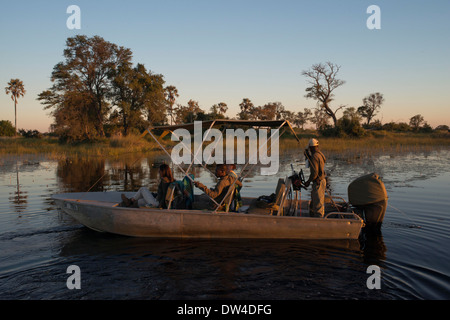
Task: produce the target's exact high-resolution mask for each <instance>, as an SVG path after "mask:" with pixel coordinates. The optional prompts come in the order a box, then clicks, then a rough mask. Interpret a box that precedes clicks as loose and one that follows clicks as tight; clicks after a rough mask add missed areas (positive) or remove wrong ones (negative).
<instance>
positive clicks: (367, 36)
mask: <svg viewBox="0 0 450 320" xmlns="http://www.w3.org/2000/svg"><path fill="white" fill-rule="evenodd" d="M70 5H77V6H79V8H80V17H81V25H80V27H81V28H80V29H69V28H68V27H67V20H68V19H69V17H70V16H71V14H70V13H67V12H66V11H67V8H68V7H69V6H70ZM371 5H377V6H379V8H380V12H381V20H380V26H381V29H369V28H368V27H367V20H368V19H369V17H371V14H370V13H367V8H368V7H369V6H371ZM449 13H450V2H448V1H445V0H437V1H433V2H432V3H427V2H425V1H418V0H416V1H396V2H395V3H392V1H390V2H389V1H373V2H372V1H371V2H369V1H357V0H348V1H344V2H339V3H336V2H333V1H331V0H326V1H324V0H322V1H319V2H314V3H310V2H306V1H290V0H283V1H277V2H274V1H250V0H248V1H245V2H239V1H234V0H233V1H227V2H225V1H214V2H213V1H205V0H195V1H191V2H185V1H181V0H174V1H165V2H164V3H160V2H157V1H129V2H127V3H126V4H123V2H118V1H108V2H107V1H96V2H95V3H92V2H88V1H51V0H49V1H41V2H36V3H35V2H32V3H28V2H8V3H6V4H4V8H3V10H2V13H1V19H0V26H1V27H2V30H3V32H2V34H1V42H2V44H3V47H2V51H1V53H0V69H1V70H2V72H1V79H0V81H1V83H2V90H3V94H1V95H0V104H1V109H0V120H9V121H11V122H12V123H14V103H13V101H12V100H11V98H10V95H6V94H5V91H4V88H5V87H6V86H7V83H8V82H9V81H10V80H11V79H14V78H19V79H20V80H22V81H23V83H24V86H25V90H26V91H27V92H26V94H25V97H23V98H20V99H19V100H18V106H17V124H18V129H27V130H30V129H36V130H39V131H40V132H47V131H48V129H49V126H50V124H51V123H52V122H53V119H52V118H51V117H50V116H49V115H48V114H49V112H50V110H44V106H43V105H42V104H40V102H39V101H37V100H36V99H37V95H38V94H39V93H41V92H42V91H44V90H47V89H48V88H50V87H51V85H52V83H51V81H50V77H51V73H52V70H53V67H54V66H55V65H56V64H57V63H58V62H60V61H63V50H64V48H65V44H66V40H67V38H69V37H74V36H76V35H78V34H80V35H87V36H94V35H98V36H100V37H102V38H104V39H105V40H106V41H109V42H112V43H115V44H117V45H118V46H123V47H125V48H129V49H130V50H131V51H132V52H133V60H132V61H133V64H134V65H135V64H137V63H142V64H144V65H145V67H146V68H147V69H149V70H151V71H152V72H153V73H157V74H162V75H163V76H164V80H165V81H166V83H165V85H166V86H167V85H174V86H175V87H176V88H177V89H178V93H179V95H180V96H179V97H178V99H177V103H180V104H182V105H186V104H187V102H188V101H189V100H190V99H192V100H195V101H198V102H199V106H200V107H201V108H202V109H203V110H205V111H206V112H208V111H209V109H210V107H211V106H212V105H214V104H217V103H219V102H225V103H226V104H227V105H228V111H227V114H226V115H227V116H228V117H230V118H233V117H235V116H236V114H237V113H238V112H239V111H240V110H239V103H241V102H242V99H244V98H248V99H250V100H251V101H252V102H253V104H254V105H255V106H262V105H264V104H266V103H269V102H281V103H282V104H283V106H284V107H285V108H286V110H289V111H294V112H298V111H303V109H304V108H314V107H315V104H316V103H315V101H314V100H311V99H306V98H305V94H306V92H305V89H306V87H307V81H306V78H305V77H304V76H302V75H301V72H302V71H304V70H307V69H309V68H310V67H311V66H312V65H313V64H317V63H323V62H326V61H330V62H332V63H336V64H338V65H340V66H341V70H340V72H339V74H338V78H339V79H342V80H344V81H346V83H345V84H344V85H343V86H342V87H340V88H338V89H337V90H336V91H335V92H334V94H335V100H334V101H333V102H332V104H331V105H332V109H333V110H335V109H336V108H337V107H338V106H340V105H346V106H347V107H355V108H358V107H359V106H361V105H362V100H363V98H364V97H366V96H367V95H369V94H371V93H375V92H380V93H382V94H383V95H384V98H385V102H384V103H383V105H382V106H381V109H380V110H379V113H378V114H377V116H376V117H375V118H374V120H375V119H378V120H380V121H381V122H382V123H388V122H406V123H409V119H410V118H411V117H413V116H415V115H417V114H421V115H422V116H423V117H424V119H425V121H426V122H427V123H428V124H429V125H431V126H432V127H433V128H434V127H436V126H438V125H450V108H449V105H448V104H449V102H448V101H450V92H449V90H448V85H449V84H450V81H449V76H448V72H449V71H450V61H449V59H448V57H449V56H450V43H449V41H445V39H448V32H449V31H450V21H449V19H448V17H449V16H450V15H449ZM337 115H338V117H340V116H342V111H340V112H338V114H337ZM308 126H309V125H308Z"/></svg>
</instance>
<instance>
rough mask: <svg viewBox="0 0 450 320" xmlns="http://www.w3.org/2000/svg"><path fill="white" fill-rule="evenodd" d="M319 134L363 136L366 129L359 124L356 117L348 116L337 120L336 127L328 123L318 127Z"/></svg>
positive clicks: (327, 135) (325, 135) (343, 136)
mask: <svg viewBox="0 0 450 320" xmlns="http://www.w3.org/2000/svg"><path fill="white" fill-rule="evenodd" d="M320 133H321V135H323V136H324V137H339V138H345V137H356V138H359V137H363V136H365V135H366V131H365V130H364V128H363V127H361V125H360V124H359V121H357V120H356V119H350V118H348V117H343V118H341V119H339V120H338V122H337V125H336V127H332V126H330V125H326V126H324V127H323V128H322V129H320Z"/></svg>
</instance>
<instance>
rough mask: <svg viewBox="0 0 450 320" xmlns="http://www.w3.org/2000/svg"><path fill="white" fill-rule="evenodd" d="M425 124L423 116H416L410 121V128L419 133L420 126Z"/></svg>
mask: <svg viewBox="0 0 450 320" xmlns="http://www.w3.org/2000/svg"><path fill="white" fill-rule="evenodd" d="M424 122H425V120H424V118H423V116H422V115H421V114H416V115H415V116H414V117H411V118H410V119H409V126H410V127H411V128H412V129H413V131H419V128H420V126H421V125H422V124H423V123H424Z"/></svg>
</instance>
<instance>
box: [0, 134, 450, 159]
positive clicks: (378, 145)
mask: <svg viewBox="0 0 450 320" xmlns="http://www.w3.org/2000/svg"><path fill="white" fill-rule="evenodd" d="M297 136H298V137H299V138H300V143H299V142H297V140H296V139H294V137H293V136H292V135H288V134H286V135H284V136H282V137H281V141H280V144H279V147H280V150H292V149H296V148H300V149H303V148H304V147H306V145H307V143H308V140H309V139H310V138H311V137H315V138H317V139H319V141H320V147H321V149H322V150H323V151H324V152H327V153H329V154H339V155H341V156H345V157H350V158H353V157H356V158H357V157H361V156H363V155H367V154H371V153H374V152H376V153H384V152H386V153H388V152H397V151H398V152H404V151H416V150H422V151H423V150H426V149H427V148H429V149H432V148H436V147H444V148H447V147H449V146H450V133H448V132H434V133H427V134H425V133H394V132H386V131H379V132H372V133H371V134H370V135H368V136H366V137H364V138H336V137H321V136H318V135H317V134H315V132H314V131H310V132H305V133H299V134H298V135H297ZM166 139H167V138H166ZM170 143H172V144H174V143H175V142H171V141H170V138H169V139H167V141H165V144H170ZM150 152H155V153H160V152H162V151H161V150H160V148H159V147H158V145H157V144H156V143H155V142H154V141H152V140H151V139H150V138H149V137H148V136H145V137H140V136H128V137H114V138H105V139H102V140H97V141H95V142H86V143H78V144H68V143H60V142H58V139H57V138H54V137H44V138H40V139H37V138H24V137H11V138H9V137H8V138H5V137H3V138H0V156H3V155H22V154H46V155H47V156H50V157H53V158H59V157H66V156H81V157H119V156H124V155H127V154H141V153H150Z"/></svg>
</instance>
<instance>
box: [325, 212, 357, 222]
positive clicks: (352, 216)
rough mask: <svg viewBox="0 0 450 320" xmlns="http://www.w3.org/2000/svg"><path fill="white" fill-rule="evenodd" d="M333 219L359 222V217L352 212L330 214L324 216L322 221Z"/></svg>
mask: <svg viewBox="0 0 450 320" xmlns="http://www.w3.org/2000/svg"><path fill="white" fill-rule="evenodd" d="M330 218H331V219H334V218H340V219H355V220H361V217H360V216H358V215H357V214H356V213H354V212H330V213H328V214H327V215H325V217H324V219H330Z"/></svg>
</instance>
